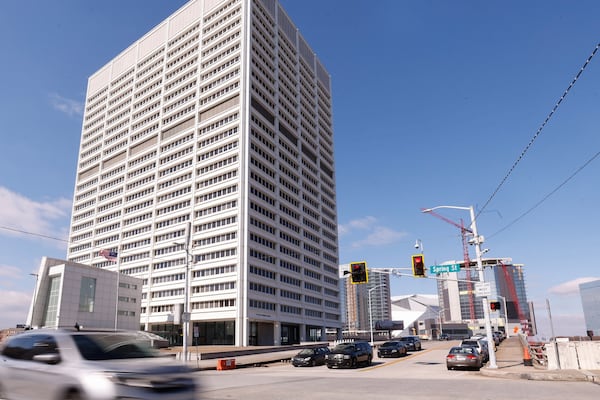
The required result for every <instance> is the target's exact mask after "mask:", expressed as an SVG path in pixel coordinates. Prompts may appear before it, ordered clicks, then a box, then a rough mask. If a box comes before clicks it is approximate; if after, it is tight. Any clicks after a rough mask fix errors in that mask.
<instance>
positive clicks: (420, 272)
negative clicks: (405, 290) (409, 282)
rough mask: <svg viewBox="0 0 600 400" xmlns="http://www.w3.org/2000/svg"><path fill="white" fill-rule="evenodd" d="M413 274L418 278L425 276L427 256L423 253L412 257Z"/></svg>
mask: <svg viewBox="0 0 600 400" xmlns="http://www.w3.org/2000/svg"><path fill="white" fill-rule="evenodd" d="M411 260H412V271H413V276H416V277H418V278H424V277H425V258H424V257H423V254H414V255H413V256H412V257H411Z"/></svg>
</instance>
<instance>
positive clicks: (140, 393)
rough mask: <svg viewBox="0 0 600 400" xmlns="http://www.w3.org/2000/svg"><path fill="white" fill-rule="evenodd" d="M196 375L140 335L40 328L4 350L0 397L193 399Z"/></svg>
mask: <svg viewBox="0 0 600 400" xmlns="http://www.w3.org/2000/svg"><path fill="white" fill-rule="evenodd" d="M192 372H193V370H192V369H191V368H188V367H187V366H185V365H183V364H182V363H179V362H176V361H175V360H172V359H169V358H166V357H164V356H160V353H159V352H158V351H157V350H155V349H152V348H151V347H149V345H148V343H147V341H144V340H142V341H141V340H140V339H139V336H138V334H137V332H125V331H84V330H82V331H78V330H74V329H73V330H68V329H36V330H30V331H26V332H24V333H20V334H17V335H15V336H11V337H10V338H8V339H6V340H5V341H4V342H3V343H2V347H1V348H0V398H7V399H11V400H31V399H35V400H46V399H47V400H56V399H61V400H80V399H86V400H109V399H117V398H119V399H125V398H128V399H134V398H135V399H146V400H155V399H160V400H166V399H171V400H192V399H196V398H197V393H196V391H197V390H196V389H197V382H196V380H195V378H194V375H193V374H192Z"/></svg>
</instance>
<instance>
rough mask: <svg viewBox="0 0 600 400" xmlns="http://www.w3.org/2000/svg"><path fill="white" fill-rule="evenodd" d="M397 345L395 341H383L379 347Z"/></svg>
mask: <svg viewBox="0 0 600 400" xmlns="http://www.w3.org/2000/svg"><path fill="white" fill-rule="evenodd" d="M396 346H398V343H397V342H385V343H384V344H382V345H381V347H396Z"/></svg>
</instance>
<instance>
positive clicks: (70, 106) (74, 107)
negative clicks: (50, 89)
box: [49, 93, 83, 117]
mask: <svg viewBox="0 0 600 400" xmlns="http://www.w3.org/2000/svg"><path fill="white" fill-rule="evenodd" d="M49 97H50V103H51V104H52V107H54V108H55V109H56V110H58V111H60V112H62V113H65V114H67V115H68V116H70V117H72V116H74V115H76V116H80V115H83V103H82V102H80V101H76V100H71V99H67V98H65V97H62V96H60V95H58V94H56V93H51V94H50V96H49Z"/></svg>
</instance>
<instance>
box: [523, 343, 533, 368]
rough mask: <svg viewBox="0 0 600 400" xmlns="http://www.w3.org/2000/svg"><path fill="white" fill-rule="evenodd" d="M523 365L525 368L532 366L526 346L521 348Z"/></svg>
mask: <svg viewBox="0 0 600 400" xmlns="http://www.w3.org/2000/svg"><path fill="white" fill-rule="evenodd" d="M523 365H525V366H526V367H532V366H533V361H532V360H531V354H529V347H528V346H523Z"/></svg>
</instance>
